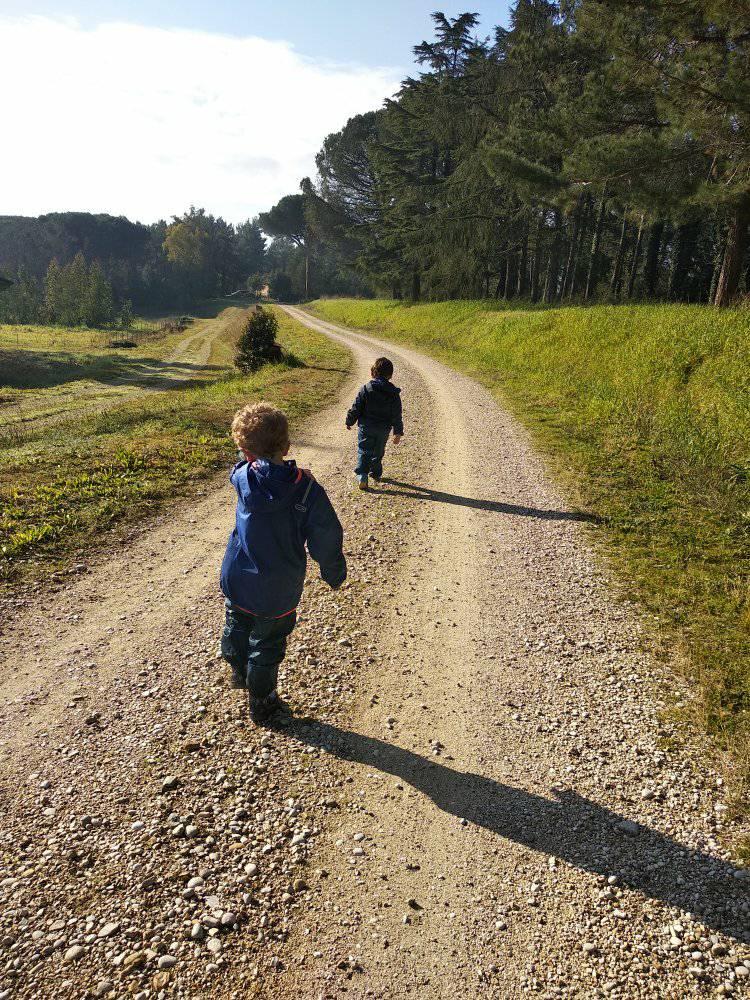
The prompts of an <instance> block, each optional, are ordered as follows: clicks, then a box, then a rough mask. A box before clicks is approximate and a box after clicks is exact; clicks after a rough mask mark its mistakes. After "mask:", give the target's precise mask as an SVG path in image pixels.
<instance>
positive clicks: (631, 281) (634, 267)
mask: <svg viewBox="0 0 750 1000" xmlns="http://www.w3.org/2000/svg"><path fill="white" fill-rule="evenodd" d="M645 221H646V213H645V212H642V213H641V221H640V222H639V223H638V236H637V237H636V240H635V246H634V247H633V261H632V263H631V265H630V277H629V278H628V298H629V299H632V298H633V290H634V288H635V279H636V277H637V275H638V262H639V261H640V258H641V246H642V245H643V225H644V223H645Z"/></svg>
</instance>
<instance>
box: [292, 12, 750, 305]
mask: <svg viewBox="0 0 750 1000" xmlns="http://www.w3.org/2000/svg"><path fill="white" fill-rule="evenodd" d="M434 22H435V38H434V39H433V40H432V41H430V42H422V43H421V44H420V45H417V46H416V47H415V50H414V51H415V55H416V58H417V61H418V63H419V64H420V65H421V66H422V72H421V73H420V74H419V75H418V76H417V77H410V78H408V79H406V80H405V81H404V82H403V84H402V87H401V89H400V91H399V93H398V94H397V95H396V96H395V98H394V99H393V100H390V101H388V102H387V103H386V105H385V107H384V108H383V109H381V110H379V111H374V112H368V113H365V114H362V115H359V116H357V117H355V118H352V119H351V120H350V121H349V122H347V124H346V125H345V126H344V128H343V129H342V130H341V131H340V132H337V133H335V134H333V135H329V136H328V138H327V139H326V140H325V143H324V144H323V148H322V149H321V151H320V153H319V155H318V158H317V167H318V175H317V178H316V179H315V181H314V182H313V181H311V180H310V179H306V180H304V181H303V182H302V191H303V194H302V196H298V197H300V198H301V199H304V213H305V217H306V221H307V239H308V242H310V243H311V245H312V244H314V243H317V245H320V246H323V247H328V248H331V247H333V248H335V249H336V251H337V253H339V254H340V255H341V256H342V258H343V259H344V260H346V261H347V262H348V263H349V264H350V265H352V266H355V267H356V268H358V269H359V270H360V272H361V273H363V274H365V275H367V276H368V277H369V279H370V280H371V281H373V282H375V283H376V284H377V286H378V287H379V288H380V289H382V290H383V291H385V292H388V293H390V294H392V295H393V296H394V297H408V298H413V299H419V298H430V299H440V298H457V297H464V298H471V297H481V296H497V297H501V298H513V297H524V298H529V299H531V300H534V301H540V302H548V303H549V302H563V301H568V300H575V301H589V300H592V299H598V300H606V301H619V300H624V299H662V300H679V301H688V302H708V301H713V302H715V303H716V304H718V305H725V304H727V303H729V302H731V301H732V300H733V299H734V298H735V297H736V296H737V295H738V294H739V293H742V292H746V291H748V286H749V284H750V282H749V281H748V276H747V271H746V269H747V230H748V223H749V222H750V138H749V137H748V114H749V113H750V65H749V59H748V53H749V51H750V50H749V46H750V10H748V6H747V4H744V3H742V4H738V3H732V2H726V0H724V2H718V0H717V2H712V3H707V2H699V0H688V2H681V3H667V2H643V3H630V2H628V3H623V2H621V0H561V2H559V3H551V2H548V0H518V2H516V3H515V4H514V6H513V8H512V13H511V19H510V27H509V28H508V29H505V28H497V29H496V30H495V35H494V38H492V39H491V40H480V39H478V38H477V37H476V28H477V23H478V18H477V15H475V14H472V13H465V14H462V15H461V16H460V17H458V18H456V19H455V20H451V19H450V18H446V17H445V16H444V15H443V14H441V13H437V14H435V15H434Z"/></svg>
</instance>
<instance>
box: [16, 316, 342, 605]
mask: <svg viewBox="0 0 750 1000" xmlns="http://www.w3.org/2000/svg"><path fill="white" fill-rule="evenodd" d="M277 315H278V318H279V324H280V332H279V342H280V343H281V344H282V346H283V347H284V349H285V351H286V352H288V353H289V354H291V355H293V356H294V363H293V364H278V365H269V366H267V367H265V368H263V369H262V370H261V371H260V372H258V373H256V374H255V375H253V376H251V377H247V378H246V377H238V376H237V372H236V369H234V368H233V367H232V366H231V358H232V353H233V350H232V349H233V345H234V342H235V341H236V338H237V335H238V333H239V330H238V323H239V320H240V319H241V318H242V316H243V312H242V311H241V310H239V309H236V308H235V309H233V310H232V311H231V312H229V313H228V312H226V311H225V312H222V313H221V315H220V316H219V317H218V318H217V319H216V320H215V321H214V322H215V323H217V324H220V327H219V328H218V332H217V328H216V327H210V326H207V327H206V328H205V330H206V332H207V333H209V334H211V336H210V339H209V340H208V341H207V342H204V343H202V346H201V343H199V344H198V345H197V346H198V348H199V352H198V360H197V361H196V360H195V359H194V358H193V360H184V359H183V360H180V361H176V362H172V361H169V362H168V361H165V359H166V358H168V357H170V356H173V355H175V354H178V355H180V356H181V352H182V347H181V345H182V344H185V343H186V342H187V338H190V337H193V336H194V335H195V333H196V329H197V328H198V327H199V322H198V321H197V322H196V323H195V324H194V325H192V326H191V327H189V328H188V330H186V331H185V332H184V333H183V334H182V335H180V336H178V337H176V338H175V337H174V336H172V335H170V336H168V337H166V338H158V337H156V338H154V339H153V341H151V342H150V343H149V344H148V345H143V346H142V347H141V348H139V349H138V350H131V351H128V352H127V353H125V352H122V353H118V352H113V351H112V350H111V349H109V348H108V347H106V346H102V345H101V344H100V343H99V342H98V340H97V338H98V337H99V334H98V333H96V332H93V333H89V332H87V331H78V330H73V331H68V332H65V333H61V332H60V331H57V330H55V331H52V332H51V333H48V338H49V340H52V338H55V341H56V343H53V344H50V343H45V336H44V332H43V331H40V330H39V329H37V330H36V331H34V332H33V333H32V332H30V331H29V329H28V328H27V329H26V331H25V335H26V336H27V337H29V338H30V339H32V340H33V344H32V347H33V351H32V350H31V348H28V349H26V350H20V351H15V350H14V349H12V348H11V347H10V345H8V344H6V343H5V342H3V341H2V340H0V351H2V365H0V591H2V590H3V589H5V590H6V591H7V590H8V588H9V587H11V586H15V585H17V584H18V583H21V582H24V581H31V580H38V579H41V578H44V577H46V576H49V575H50V574H51V573H52V572H54V571H56V570H59V569H61V568H63V567H64V566H65V565H66V564H69V563H70V561H71V560H73V559H78V558H80V557H81V555H82V554H83V553H84V552H85V551H86V548H87V547H88V546H90V545H91V544H92V542H94V543H95V542H96V541H98V540H101V534H102V532H103V531H105V530H106V529H108V528H110V527H111V526H113V525H115V524H124V523H129V522H130V523H132V522H134V521H137V520H139V519H142V518H143V517H144V516H147V515H148V514H149V513H151V512H153V511H154V510H155V509H157V508H158V507H159V506H160V505H161V504H162V503H163V502H164V501H166V500H167V499H169V498H171V497H174V496H176V495H178V496H179V495H188V494H189V493H190V491H191V489H194V488H195V484H196V483H197V482H198V481H199V480H200V479H201V478H203V477H205V476H207V475H208V474H210V473H211V472H213V471H214V470H215V469H216V468H217V467H219V466H221V465H222V464H224V463H228V462H231V461H232V460H233V457H234V447H233V445H232V443H231V439H230V438H229V436H228V429H229V422H230V420H231V416H232V414H233V412H234V410H235V409H236V408H237V407H238V406H240V405H242V403H244V402H246V401H248V400H252V399H259V398H264V399H268V400H270V401H271V402H275V403H277V404H279V405H282V406H283V407H284V409H285V410H286V412H287V413H288V414H289V416H290V418H291V420H292V422H294V421H298V420H299V419H300V418H302V417H303V416H305V415H306V414H307V413H308V412H310V411H311V410H312V409H313V408H317V407H318V406H320V405H324V404H325V402H326V401H329V400H331V399H332V398H333V397H334V395H335V392H336V390H337V388H338V386H339V385H340V383H341V380H342V379H343V377H344V375H343V373H344V371H345V370H346V369H347V368H348V365H349V356H348V354H347V352H346V351H345V350H344V349H342V348H341V347H337V346H335V345H333V344H332V343H331V342H330V341H329V340H327V338H325V337H323V336H321V335H319V334H316V333H314V332H313V331H310V330H308V329H307V328H306V327H303V326H301V325H300V324H297V323H295V322H294V321H293V320H291V319H290V318H289V317H287V316H286V314H285V313H282V312H281V311H279V312H278V313H277ZM199 332H200V331H199ZM3 335H5V336H6V337H7V338H8V339H12V341H13V344H15V331H14V330H13V331H10V332H9V331H8V328H5V329H4V330H2V331H0V338H2V336H3ZM19 336H20V334H19ZM61 338H62V341H61ZM191 351H192V348H190V349H189V350H188V351H187V353H186V357H187V358H188V359H189V358H191V357H193V355H192V354H191ZM34 352H35V353H36V354H37V357H36V358H35V357H34V356H33V354H34ZM203 355H207V356H206V357H205V360H204V359H203ZM24 380H25V381H26V382H27V384H31V385H35V386H37V388H36V389H25V390H20V391H21V392H22V393H26V394H27V395H28V396H29V401H28V402H27V401H26V400H24V405H25V406H27V407H28V408H29V412H30V413H31V418H30V419H24V421H23V423H22V425H21V426H20V427H19V426H18V422H19V421H18V400H17V393H18V390H19V382H23V381H24ZM3 383H6V384H9V385H10V386H11V387H13V388H10V389H7V388H5V386H4V385H3ZM92 386H93V387H95V388H93V389H92ZM114 390H116V391H117V392H118V393H121V395H119V396H117V397H116V398H115V399H111V398H107V399H106V401H105V402H104V403H103V404H102V403H101V400H99V401H98V402H97V400H96V399H95V400H93V401H92V398H91V396H92V393H94V394H97V393H98V394H101V393H106V392H107V391H114ZM50 392H51V393H52V397H50V396H49V395H48V394H49V393H50ZM8 397H11V399H10V402H8ZM55 397H56V398H55ZM50 399H52V400H53V401H52V402H50ZM45 407H46V409H45ZM31 411H33V413H32V412H31ZM9 413H12V414H13V416H12V417H9V416H8V414H9ZM27 415H28V414H27ZM4 419H5V420H6V424H5V425H3V420H4Z"/></svg>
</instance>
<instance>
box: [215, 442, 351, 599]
mask: <svg viewBox="0 0 750 1000" xmlns="http://www.w3.org/2000/svg"><path fill="white" fill-rule="evenodd" d="M229 479H230V482H231V483H232V485H233V486H234V488H235V490H236V491H237V514H236V524H235V528H234V531H233V532H232V534H231V535H230V536H229V542H228V543H227V549H226V552H225V553H224V562H223V563H222V566H221V590H222V593H223V594H224V596H225V597H226V598H227V599H228V600H230V601H231V602H232V604H235V605H237V607H239V608H243V609H244V610H245V611H250V612H252V613H253V614H256V615H259V616H260V617H263V618H277V617H281V615H285V614H287V613H288V612H289V611H293V610H294V608H296V607H297V605H298V604H299V600H300V597H301V596H302V587H303V584H304V581H305V569H306V568H307V555H306V552H305V545H307V549H308V551H309V553H310V555H311V556H312V557H313V559H314V560H315V561H316V562H317V563H319V565H320V575H321V577H322V578H323V579H324V580H325V582H326V583H328V584H330V585H331V586H332V587H340V586H341V584H342V583H343V582H344V580H345V579H346V559H345V558H344V553H343V551H342V545H343V540H344V533H343V531H342V528H341V524H340V522H339V519H338V517H337V516H336V511H335V510H334V509H333V506H332V504H331V501H330V500H329V499H328V494H327V493H326V491H325V490H324V489H323V487H322V486H321V485H320V483H317V482H316V481H315V480H314V479H311V478H310V477H309V476H307V475H305V474H304V473H303V472H302V471H301V470H300V469H298V468H297V466H296V464H295V463H294V462H284V464H283V465H276V464H275V463H273V462H268V461H266V460H265V459H258V460H256V461H255V462H253V464H252V465H250V464H249V463H248V462H245V461H242V462H238V463H237V465H235V467H234V468H233V469H232V472H231V474H230V476H229Z"/></svg>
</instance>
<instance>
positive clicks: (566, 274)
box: [560, 195, 583, 300]
mask: <svg viewBox="0 0 750 1000" xmlns="http://www.w3.org/2000/svg"><path fill="white" fill-rule="evenodd" d="M582 206H583V195H579V196H578V201H577V203H576V207H575V208H574V209H573V213H572V215H571V221H572V224H573V225H572V229H571V233H570V241H569V245H568V257H567V260H566V261H565V270H564V271H563V280H562V285H561V286H560V299H561V300H562V299H564V298H565V292H566V290H567V287H568V281H569V280H570V269H571V267H572V266H573V258H574V256H575V247H576V241H577V239H578V226H579V224H580V219H581V210H582Z"/></svg>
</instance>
